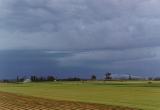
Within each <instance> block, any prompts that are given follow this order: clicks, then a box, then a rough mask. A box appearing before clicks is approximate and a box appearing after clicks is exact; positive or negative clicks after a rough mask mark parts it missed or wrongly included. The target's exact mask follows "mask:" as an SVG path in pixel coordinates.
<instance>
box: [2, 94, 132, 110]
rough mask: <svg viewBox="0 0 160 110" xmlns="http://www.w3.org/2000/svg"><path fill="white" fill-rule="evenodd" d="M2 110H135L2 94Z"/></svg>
mask: <svg viewBox="0 0 160 110" xmlns="http://www.w3.org/2000/svg"><path fill="white" fill-rule="evenodd" d="M0 110H135V109H131V108H122V107H112V106H106V105H100V104H86V103H80V102H69V101H55V100H48V99H42V98H35V97H28V96H20V95H15V94H11V93H5V92H0Z"/></svg>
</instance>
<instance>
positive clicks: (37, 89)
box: [0, 81, 160, 110]
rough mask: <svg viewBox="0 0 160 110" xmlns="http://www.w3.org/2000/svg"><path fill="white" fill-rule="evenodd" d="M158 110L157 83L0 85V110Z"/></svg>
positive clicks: (98, 82)
mask: <svg viewBox="0 0 160 110" xmlns="http://www.w3.org/2000/svg"><path fill="white" fill-rule="evenodd" d="M1 109H2V110H137V109H142V110H160V82H158V81H153V82H152V83H148V81H124V82H120V81H119V82H118V81H112V82H111V81H110V82H100V81H96V82H46V83H25V84H23V83H21V84H4V83H3V84H0V110H1Z"/></svg>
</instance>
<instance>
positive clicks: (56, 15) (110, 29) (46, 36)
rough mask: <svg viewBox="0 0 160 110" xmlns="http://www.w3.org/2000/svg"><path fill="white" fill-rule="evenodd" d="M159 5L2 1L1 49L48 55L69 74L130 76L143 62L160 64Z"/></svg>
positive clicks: (117, 0)
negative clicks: (117, 73)
mask: <svg viewBox="0 0 160 110" xmlns="http://www.w3.org/2000/svg"><path fill="white" fill-rule="evenodd" d="M159 6H160V2H159V0H132V1H131V0H100V1H97V0H79V1H75V0H34V1H33V0H5V1H4V0H0V28H1V30H0V50H12V54H13V51H15V50H41V51H44V50H45V52H46V54H47V57H46V58H49V60H52V59H54V60H53V62H54V61H56V67H57V68H59V67H61V66H63V67H64V68H65V70H67V69H66V68H70V69H71V68H72V67H75V66H76V67H75V68H81V67H82V66H83V69H84V70H85V71H89V70H90V69H92V70H94V68H95V69H97V71H101V70H103V71H106V70H105V68H107V69H109V70H110V69H111V68H112V69H111V70H112V71H113V70H117V71H118V70H119V69H120V68H121V69H122V68H123V69H122V70H121V71H125V69H124V68H125V67H127V65H132V63H133V62H137V63H133V65H132V66H130V67H128V68H132V69H131V70H130V71H136V70H137V71H138V70H139V69H136V68H138V67H137V66H136V64H137V65H138V64H139V62H141V63H140V64H143V63H142V62H144V63H146V64H147V65H149V62H152V63H153V61H155V59H157V61H159V56H160V54H159V53H158V52H157V51H158V50H159V47H160V43H159V41H160V37H159V35H160V20H159V18H160V8H159ZM46 50H47V51H46ZM36 52H37V51H36ZM29 53H30V52H29ZM57 53H58V54H57ZM16 54H17V53H16ZM53 54H54V55H53ZM34 55H35V56H36V55H37V56H39V57H40V56H41V52H40V53H39V52H38V54H34ZM48 55H51V56H48ZM52 55H53V56H52ZM21 56H25V54H23V55H21ZM28 56H31V54H29V55H28ZM58 56H59V57H58ZM1 58H2V57H1ZM43 58H44V56H43ZM6 59H7V58H6ZM22 59H23V60H25V57H23V58H22ZM35 59H36V58H35ZM32 60H33V59H32ZM39 60H40V59H39ZM45 60H46V59H45ZM146 60H147V61H146ZM40 61H41V60H40ZM127 62H132V63H131V64H128V63H127ZM54 63H55V62H54ZM118 64H119V65H121V66H119V67H118V66H116V65H118ZM157 64H159V63H158V62H157ZM46 65H48V63H46ZM49 65H50V63H49ZM66 65H70V66H69V67H66ZM73 65H74V66H73ZM84 66H86V67H87V68H88V69H87V68H84ZM145 67H146V68H148V66H145V65H144V67H143V69H142V70H144V71H145V69H144V68H145ZM98 68H101V69H98ZM118 68H119V69H118ZM133 68H134V69H133ZM139 68H140V66H139ZM153 68H154V67H153ZM70 69H69V70H70ZM75 70H77V69H75ZM151 70H153V69H151ZM155 70H157V71H158V69H155ZM79 71H80V69H79ZM119 71H120V70H119ZM128 71H129V70H128ZM142 72H143V71H142Z"/></svg>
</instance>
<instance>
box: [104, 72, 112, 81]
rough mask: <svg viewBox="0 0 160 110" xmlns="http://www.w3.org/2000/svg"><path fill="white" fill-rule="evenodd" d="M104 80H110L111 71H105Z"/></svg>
mask: <svg viewBox="0 0 160 110" xmlns="http://www.w3.org/2000/svg"><path fill="white" fill-rule="evenodd" d="M105 80H112V73H110V72H108V73H106V74H105Z"/></svg>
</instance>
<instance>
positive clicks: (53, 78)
mask: <svg viewBox="0 0 160 110" xmlns="http://www.w3.org/2000/svg"><path fill="white" fill-rule="evenodd" d="M54 80H55V77H54V76H47V81H54Z"/></svg>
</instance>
